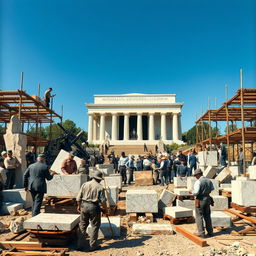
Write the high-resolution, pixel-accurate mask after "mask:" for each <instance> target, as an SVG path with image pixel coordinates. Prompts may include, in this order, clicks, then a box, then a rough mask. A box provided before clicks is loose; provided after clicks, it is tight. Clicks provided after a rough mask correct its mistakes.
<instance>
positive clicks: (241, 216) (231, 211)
mask: <svg viewBox="0 0 256 256" xmlns="http://www.w3.org/2000/svg"><path fill="white" fill-rule="evenodd" d="M225 211H226V212H229V213H231V214H234V215H236V216H238V217H240V218H241V219H245V220H248V221H249V222H251V223H253V224H256V219H253V218H250V217H248V216H245V215H243V214H241V213H238V212H235V211H234V210H231V209H225Z"/></svg>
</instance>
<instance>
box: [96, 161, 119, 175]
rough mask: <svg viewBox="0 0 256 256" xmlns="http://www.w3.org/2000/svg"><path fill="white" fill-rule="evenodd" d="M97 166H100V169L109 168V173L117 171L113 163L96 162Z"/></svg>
mask: <svg viewBox="0 0 256 256" xmlns="http://www.w3.org/2000/svg"><path fill="white" fill-rule="evenodd" d="M95 167H96V168H98V169H108V171H107V173H108V174H109V175H110V174H114V173H115V170H114V165H113V164H96V166H95Z"/></svg>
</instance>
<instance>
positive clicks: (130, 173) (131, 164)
mask: <svg viewBox="0 0 256 256" xmlns="http://www.w3.org/2000/svg"><path fill="white" fill-rule="evenodd" d="M134 160H135V157H134V155H132V156H131V157H130V159H129V160H128V161H127V162H126V165H125V166H126V167H127V169H128V184H129V185H131V182H132V181H133V172H134V170H135V165H134Z"/></svg>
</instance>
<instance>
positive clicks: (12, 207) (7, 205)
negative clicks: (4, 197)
mask: <svg viewBox="0 0 256 256" xmlns="http://www.w3.org/2000/svg"><path fill="white" fill-rule="evenodd" d="M22 208H23V204H21V203H11V202H4V203H3V204H2V208H1V210H2V214H3V215H8V214H11V212H13V211H17V210H20V209H22Z"/></svg>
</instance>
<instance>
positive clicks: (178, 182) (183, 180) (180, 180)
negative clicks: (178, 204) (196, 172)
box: [173, 177, 187, 188]
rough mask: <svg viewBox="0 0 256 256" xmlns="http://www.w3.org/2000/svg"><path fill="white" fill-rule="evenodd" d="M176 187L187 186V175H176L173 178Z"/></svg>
mask: <svg viewBox="0 0 256 256" xmlns="http://www.w3.org/2000/svg"><path fill="white" fill-rule="evenodd" d="M173 184H174V187H176V188H179V187H187V177H174V178H173Z"/></svg>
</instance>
